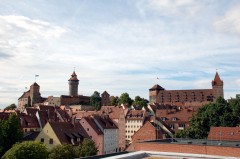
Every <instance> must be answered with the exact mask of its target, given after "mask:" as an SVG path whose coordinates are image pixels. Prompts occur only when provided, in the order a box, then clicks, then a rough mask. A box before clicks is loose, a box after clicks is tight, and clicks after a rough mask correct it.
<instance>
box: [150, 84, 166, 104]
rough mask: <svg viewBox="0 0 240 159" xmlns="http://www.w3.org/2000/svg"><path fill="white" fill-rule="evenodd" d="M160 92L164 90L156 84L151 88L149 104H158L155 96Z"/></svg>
mask: <svg viewBox="0 0 240 159" xmlns="http://www.w3.org/2000/svg"><path fill="white" fill-rule="evenodd" d="M161 90H165V89H164V88H162V87H161V86H159V85H158V84H156V85H154V86H153V87H152V88H150V89H149V102H150V103H158V102H159V101H157V95H158V92H159V91H161Z"/></svg>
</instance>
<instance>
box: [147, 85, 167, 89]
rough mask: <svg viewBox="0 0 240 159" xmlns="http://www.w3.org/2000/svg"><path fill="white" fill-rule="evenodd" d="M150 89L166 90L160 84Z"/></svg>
mask: <svg viewBox="0 0 240 159" xmlns="http://www.w3.org/2000/svg"><path fill="white" fill-rule="evenodd" d="M150 90H164V88H163V87H161V86H160V85H158V84H155V85H154V86H153V87H152V88H150Z"/></svg>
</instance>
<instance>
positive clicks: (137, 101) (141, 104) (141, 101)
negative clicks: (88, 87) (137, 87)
mask: <svg viewBox="0 0 240 159" xmlns="http://www.w3.org/2000/svg"><path fill="white" fill-rule="evenodd" d="M147 104H148V100H146V99H144V98H141V97H140V96H136V97H135V100H134V101H133V105H135V106H139V107H140V109H141V108H142V107H145V106H147Z"/></svg>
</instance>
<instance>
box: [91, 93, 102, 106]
mask: <svg viewBox="0 0 240 159" xmlns="http://www.w3.org/2000/svg"><path fill="white" fill-rule="evenodd" d="M90 105H91V106H94V108H95V109H96V110H100V109H101V97H100V93H99V92H97V91H94V93H93V94H92V95H91V97H90Z"/></svg>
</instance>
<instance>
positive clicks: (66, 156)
mask: <svg viewBox="0 0 240 159" xmlns="http://www.w3.org/2000/svg"><path fill="white" fill-rule="evenodd" d="M73 158H77V154H76V151H75V150H74V149H73V147H72V145H68V144H63V145H58V146H55V147H54V148H53V149H52V150H51V151H50V153H49V155H48V159H73Z"/></svg>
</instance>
